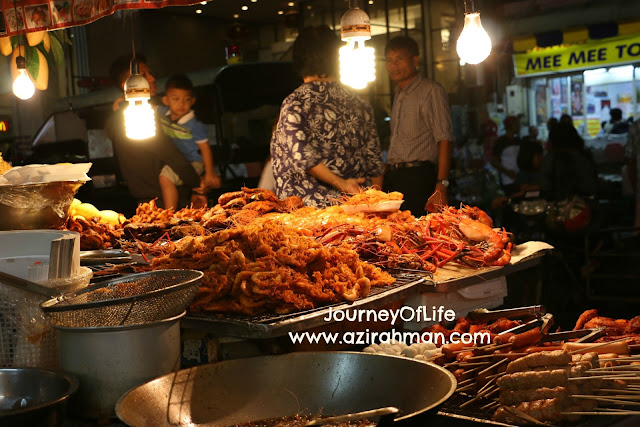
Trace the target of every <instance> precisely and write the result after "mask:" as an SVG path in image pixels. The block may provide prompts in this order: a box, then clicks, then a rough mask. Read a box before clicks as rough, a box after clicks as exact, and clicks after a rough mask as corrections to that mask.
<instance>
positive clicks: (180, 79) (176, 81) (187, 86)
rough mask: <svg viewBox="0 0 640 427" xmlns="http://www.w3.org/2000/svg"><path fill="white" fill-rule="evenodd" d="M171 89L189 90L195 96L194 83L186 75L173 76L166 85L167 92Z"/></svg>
mask: <svg viewBox="0 0 640 427" xmlns="http://www.w3.org/2000/svg"><path fill="white" fill-rule="evenodd" d="M169 89H182V90H188V91H189V92H191V94H193V83H192V82H191V79H189V77H187V76H186V75H185V74H173V75H172V76H170V77H169V79H168V80H167V84H166V85H165V92H166V91H168V90H169Z"/></svg>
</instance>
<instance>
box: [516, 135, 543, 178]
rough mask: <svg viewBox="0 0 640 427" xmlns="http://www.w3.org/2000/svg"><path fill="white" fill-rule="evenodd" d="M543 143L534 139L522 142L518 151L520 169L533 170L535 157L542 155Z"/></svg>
mask: <svg viewBox="0 0 640 427" xmlns="http://www.w3.org/2000/svg"><path fill="white" fill-rule="evenodd" d="M542 153H543V150H542V145H540V144H539V143H537V142H534V141H524V142H522V144H520V150H519V151H518V158H517V160H516V162H517V163H518V169H520V170H523V171H527V172H530V171H533V158H534V157H535V156H536V155H542Z"/></svg>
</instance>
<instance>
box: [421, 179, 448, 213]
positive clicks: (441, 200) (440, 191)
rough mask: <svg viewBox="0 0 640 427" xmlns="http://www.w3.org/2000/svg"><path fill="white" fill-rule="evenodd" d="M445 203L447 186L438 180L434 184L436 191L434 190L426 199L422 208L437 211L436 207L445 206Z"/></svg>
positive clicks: (446, 200) (446, 201)
mask: <svg viewBox="0 0 640 427" xmlns="http://www.w3.org/2000/svg"><path fill="white" fill-rule="evenodd" d="M447 203H448V198H447V187H445V186H444V185H442V183H440V182H439V183H437V184H436V191H434V192H433V194H432V195H431V197H429V200H427V204H426V205H425V206H424V210H425V211H427V212H437V210H438V207H440V206H445V205H447Z"/></svg>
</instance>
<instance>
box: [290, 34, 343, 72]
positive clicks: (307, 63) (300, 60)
mask: <svg viewBox="0 0 640 427" xmlns="http://www.w3.org/2000/svg"><path fill="white" fill-rule="evenodd" d="M339 49H340V39H338V37H337V36H336V35H335V33H334V32H333V31H332V30H331V29H330V28H329V27H328V26H326V25H320V26H317V27H306V28H304V29H303V30H302V31H301V32H300V34H298V38H296V41H295V42H293V65H294V66H295V68H296V70H297V71H298V73H300V75H301V76H302V77H303V78H304V77H308V76H319V77H337V76H338V70H339V68H338V50H339Z"/></svg>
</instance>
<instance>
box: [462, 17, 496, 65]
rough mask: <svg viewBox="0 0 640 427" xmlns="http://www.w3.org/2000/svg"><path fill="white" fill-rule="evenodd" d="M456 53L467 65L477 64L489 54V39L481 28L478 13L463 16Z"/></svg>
mask: <svg viewBox="0 0 640 427" xmlns="http://www.w3.org/2000/svg"><path fill="white" fill-rule="evenodd" d="M456 51H457V52H458V56H459V57H460V59H462V60H463V61H464V62H466V63H467V64H479V63H481V62H482V61H484V60H485V59H487V57H488V56H489V54H490V53H491V39H490V38H489V34H487V32H486V31H485V30H484V28H482V22H480V14H479V13H467V14H466V15H464V29H463V30H462V33H460V38H458V44H457V45H456Z"/></svg>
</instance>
